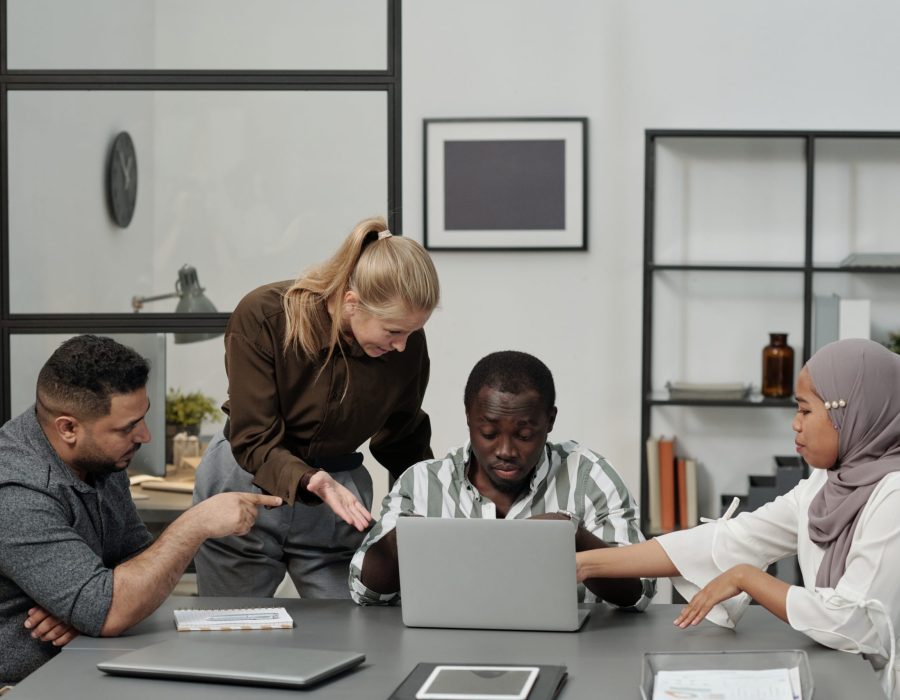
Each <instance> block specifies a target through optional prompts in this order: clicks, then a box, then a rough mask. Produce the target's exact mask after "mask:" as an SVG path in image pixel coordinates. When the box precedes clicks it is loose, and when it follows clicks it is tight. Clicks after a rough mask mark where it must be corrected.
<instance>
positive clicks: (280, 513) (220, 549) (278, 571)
mask: <svg viewBox="0 0 900 700" xmlns="http://www.w3.org/2000/svg"><path fill="white" fill-rule="evenodd" d="M331 476H332V477H333V478H334V480H335V481H337V482H338V483H340V484H342V485H343V486H345V487H346V488H348V489H349V490H350V491H351V492H352V493H354V494H355V495H356V496H357V497H358V498H359V500H360V501H361V502H362V504H363V505H365V506H366V508H368V509H370V510H371V507H372V478H371V476H370V475H369V472H368V471H367V470H366V468H365V467H364V466H362V467H358V468H356V469H353V470H350V471H346V472H335V473H332V475H331ZM252 482H253V475H252V474H250V473H249V472H246V471H244V470H243V469H242V468H241V467H240V466H239V465H238V463H237V462H236V461H235V460H234V457H233V455H232V454H231V445H230V444H229V442H228V440H226V439H225V436H224V435H222V433H221V432H219V433H218V434H216V436H215V437H214V438H213V439H212V441H211V442H210V444H209V447H207V448H206V452H205V453H204V455H203V459H202V461H201V462H200V466H199V467H198V468H197V478H196V482H195V486H194V503H195V504H196V503H199V502H200V501H202V500H204V499H206V498H209V497H210V496H213V495H215V494H217V493H223V492H225V491H247V492H251V493H261V490H260V489H259V488H258V487H256V486H254V485H253V483H252ZM362 539H363V533H361V532H357V531H356V529H355V528H353V527H351V526H350V525H348V524H347V523H345V522H344V521H343V520H341V519H340V518H338V517H337V516H336V515H335V514H334V512H333V511H332V510H331V508H329V507H328V506H327V505H324V504H319V505H315V506H308V505H304V504H303V503H301V502H300V501H296V502H295V503H294V505H293V506H287V505H285V506H281V507H280V508H272V509H266V508H260V509H259V515H258V516H257V518H256V523H255V525H254V526H253V529H252V530H251V531H250V532H249V533H247V534H246V535H244V536H242V537H237V536H234V535H231V536H228V537H221V538H219V539H215V540H207V541H206V542H204V543H203V545H202V546H201V547H200V549H199V551H198V552H197V554H196V555H195V557H194V564H195V566H196V568H197V589H198V592H199V594H200V595H202V596H208V595H212V596H252V597H271V596H272V595H273V594H274V593H275V589H276V588H278V585H279V584H280V583H281V581H282V580H283V579H284V575H285V572H287V573H288V574H290V577H291V579H292V580H293V582H294V585H295V586H296V587H297V592H298V593H299V594H300V597H302V598H349V597H350V591H349V588H348V586H347V578H348V575H349V570H350V559H351V557H352V556H353V554H354V552H356V549H357V548H358V547H359V545H360V543H361V542H362Z"/></svg>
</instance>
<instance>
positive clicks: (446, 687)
mask: <svg viewBox="0 0 900 700" xmlns="http://www.w3.org/2000/svg"><path fill="white" fill-rule="evenodd" d="M537 675H538V668H537V666H435V668H434V670H433V671H432V672H431V674H430V675H429V676H428V678H427V679H426V680H425V682H424V683H423V684H422V687H421V688H419V691H418V692H417V693H416V698H417V699H418V700H476V699H477V700H525V698H527V697H528V693H529V692H530V691H531V687H532V686H533V685H534V681H535V680H536V679H537Z"/></svg>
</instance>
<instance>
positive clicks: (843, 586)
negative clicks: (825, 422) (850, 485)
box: [656, 469, 900, 700]
mask: <svg viewBox="0 0 900 700" xmlns="http://www.w3.org/2000/svg"><path fill="white" fill-rule="evenodd" d="M825 480H826V473H825V471H824V470H821V469H814V470H813V474H812V476H810V478H808V479H804V480H803V481H801V482H800V483H799V484H798V485H797V486H796V487H795V488H794V489H793V490H792V491H790V492H789V493H787V494H785V495H784V496H779V497H778V498H776V499H775V500H774V501H772V502H771V503H767V504H766V505H764V506H762V507H761V508H758V509H757V510H755V511H753V512H752V513H742V514H740V515H739V516H737V517H736V518H733V519H730V518H729V516H728V515H726V516H724V517H722V518H720V519H719V520H717V521H715V522H711V523H708V524H706V525H700V526H699V527H695V528H692V529H690V530H681V531H678V532H672V533H669V534H667V535H662V536H660V537H658V538H656V539H657V542H659V543H660V545H662V547H663V549H665V551H666V554H668V555H669V558H670V559H671V560H672V563H673V564H675V567H676V568H677V569H678V571H679V572H681V574H682V576H681V577H678V578H674V579H673V584H674V585H675V587H676V589H677V590H678V592H679V593H681V595H683V596H684V597H685V598H686V599H687V600H690V599H691V598H692V597H693V596H694V595H695V594H696V593H697V592H698V591H699V590H700V589H701V588H702V587H703V586H705V585H706V584H707V583H709V582H710V581H711V580H712V579H714V578H715V577H716V576H718V575H719V574H721V573H723V572H725V571H727V570H728V569H730V568H731V567H733V566H736V565H737V564H752V565H754V566H758V567H759V568H760V569H763V570H765V569H766V568H767V567H768V566H769V564H771V563H772V562H774V561H777V560H779V559H783V558H784V557H787V556H790V555H793V554H797V558H798V560H799V563H800V571H801V572H802V574H803V581H804V582H805V584H804V586H803V587H800V586H791V587H790V589H789V591H788V596H787V616H788V621H789V623H790V625H791V627H793V628H794V629H796V630H798V631H800V632H803V633H805V634H807V635H809V636H810V637H812V638H813V639H814V640H816V641H817V642H819V643H820V644H824V645H825V646H828V647H832V648H833V649H839V650H841V651H848V652H851V653H853V654H865V656H866V658H867V659H868V660H869V662H870V663H871V664H872V667H873V668H874V669H875V670H876V671H877V673H878V675H879V679H880V681H881V685H882V687H883V688H884V691H885V694H886V695H887V696H888V697H889V698H891V699H892V700H900V663H898V662H897V660H896V655H895V646H896V637H895V632H894V630H900V472H896V473H892V474H889V475H888V476H886V477H884V478H883V479H882V480H881V482H880V483H879V484H878V486H877V487H876V488H875V490H874V491H873V492H872V495H871V496H870V497H869V501H868V503H866V505H865V507H864V508H863V512H862V515H861V517H860V520H859V524H858V525H857V528H856V531H855V532H854V533H853V541H852V543H851V545H850V551H849V553H848V555H847V565H846V570H845V572H844V575H843V576H842V577H841V579H840V580H839V581H838V584H837V586H835V587H834V588H817V587H816V586H815V580H816V573H817V572H818V570H819V564H820V563H821V561H822V558H823V556H824V550H823V549H821V548H820V547H819V546H818V545H816V544H814V543H813V542H812V540H810V539H809V534H808V530H807V521H808V515H807V511H808V510H809V504H810V501H812V499H813V496H815V495H816V493H818V491H819V489H821V488H822V486H824V485H825ZM749 603H750V597H749V596H748V595H747V594H746V593H741V594H740V595H738V596H735V597H734V598H731V599H730V600H726V601H724V602H722V603H720V604H719V605H717V606H715V607H714V608H713V609H712V610H711V611H710V612H709V614H708V615H707V619H709V620H710V621H712V622H715V623H716V624H718V625H722V626H725V627H734V626H735V625H736V624H737V622H738V620H740V618H741V616H742V615H743V614H744V611H745V610H746V607H747V605H748V604H749ZM890 669H892V670H893V672H891V671H890Z"/></svg>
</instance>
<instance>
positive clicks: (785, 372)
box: [762, 333, 794, 398]
mask: <svg viewBox="0 0 900 700" xmlns="http://www.w3.org/2000/svg"><path fill="white" fill-rule="evenodd" d="M762 374H763V376H762V395H763V396H768V397H770V398H784V397H786V396H791V395H792V394H793V393H794V349H793V348H792V347H791V346H790V345H788V344H787V333H769V344H768V345H766V347H764V348H763V352H762Z"/></svg>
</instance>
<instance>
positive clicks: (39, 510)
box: [0, 484, 113, 636]
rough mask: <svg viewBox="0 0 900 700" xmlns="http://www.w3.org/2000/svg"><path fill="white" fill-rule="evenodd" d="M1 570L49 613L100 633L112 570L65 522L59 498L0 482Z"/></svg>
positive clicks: (109, 601)
mask: <svg viewBox="0 0 900 700" xmlns="http://www.w3.org/2000/svg"><path fill="white" fill-rule="evenodd" d="M0 571H2V572H3V575H4V576H5V577H7V578H8V579H10V580H11V581H13V582H15V584H16V585H17V586H18V587H19V588H21V589H22V591H23V592H24V593H25V594H26V595H27V596H28V597H29V598H31V599H32V600H33V601H34V602H35V603H37V604H38V605H39V606H41V607H42V608H44V609H45V610H47V611H48V612H50V613H51V614H52V615H53V616H55V617H57V618H59V619H60V620H63V621H65V622H67V623H68V624H70V625H72V626H73V627H75V628H76V629H77V630H79V631H80V632H82V633H84V634H87V635H92V636H97V635H99V634H100V630H101V629H102V627H103V623H104V622H105V621H106V616H107V613H108V612H109V608H110V605H111V604H112V591H113V572H112V570H111V569H109V568H107V567H105V566H104V565H103V561H102V560H101V558H100V557H99V556H98V555H97V554H96V553H95V552H94V551H93V550H92V549H91V548H90V547H89V546H88V545H87V543H86V542H85V541H84V539H82V537H81V536H79V534H78V533H77V532H76V531H75V529H74V528H73V527H71V526H70V525H68V517H67V513H66V509H65V506H64V505H63V504H61V503H60V502H59V501H57V500H55V499H54V498H52V497H51V496H49V495H47V494H45V493H41V492H38V491H35V490H32V489H30V488H28V487H25V486H20V485H16V484H6V485H3V486H0Z"/></svg>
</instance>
